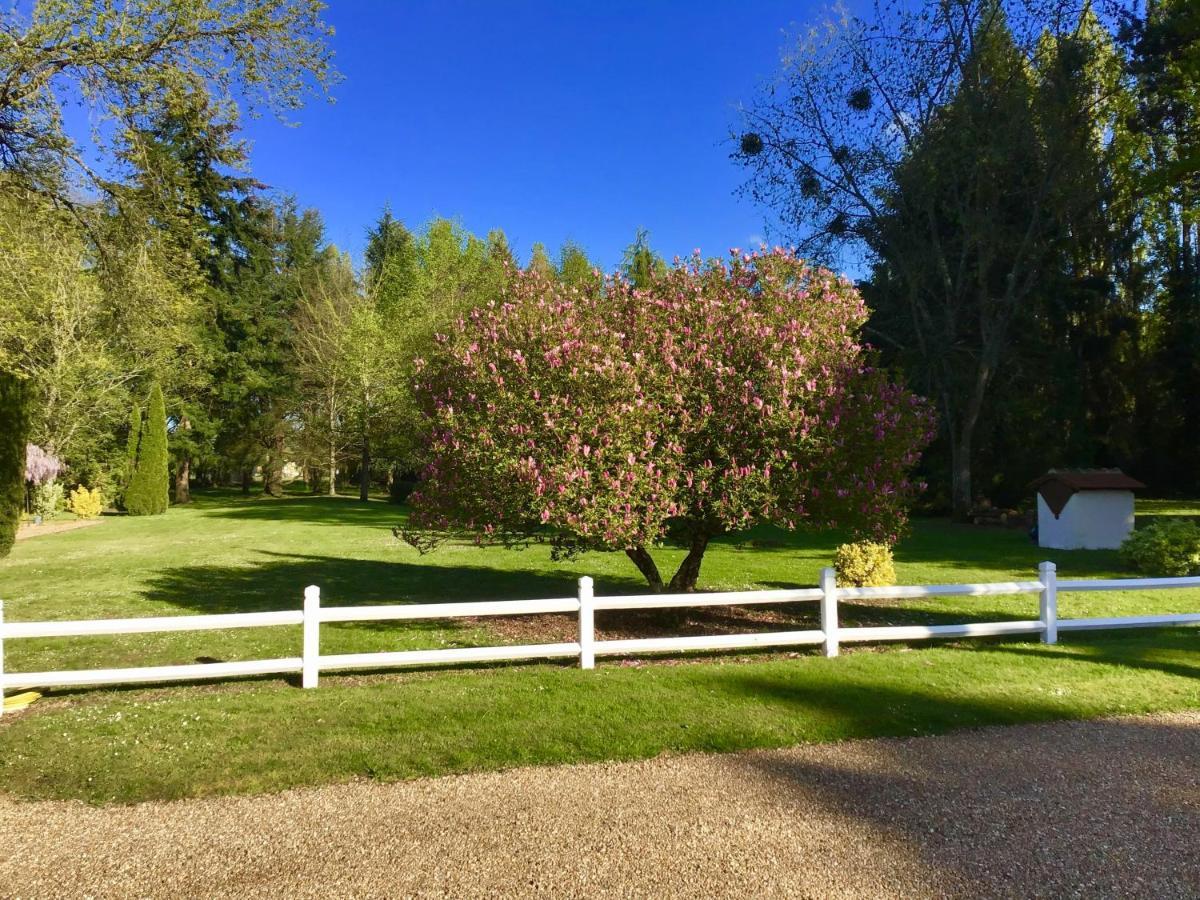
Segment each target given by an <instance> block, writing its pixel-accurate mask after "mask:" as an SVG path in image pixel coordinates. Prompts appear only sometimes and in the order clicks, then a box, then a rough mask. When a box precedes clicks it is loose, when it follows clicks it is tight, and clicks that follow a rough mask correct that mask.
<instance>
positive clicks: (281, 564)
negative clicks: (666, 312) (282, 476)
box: [0, 492, 1200, 802]
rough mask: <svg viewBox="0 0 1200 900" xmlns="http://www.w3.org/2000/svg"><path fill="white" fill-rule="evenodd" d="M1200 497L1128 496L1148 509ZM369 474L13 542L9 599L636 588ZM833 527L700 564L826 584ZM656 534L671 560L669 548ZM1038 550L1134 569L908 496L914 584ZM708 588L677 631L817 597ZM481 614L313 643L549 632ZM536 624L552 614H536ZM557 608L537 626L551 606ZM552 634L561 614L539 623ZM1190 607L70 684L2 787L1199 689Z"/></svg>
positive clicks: (1107, 598) (285, 642) (403, 645)
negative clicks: (449, 538) (1031, 624)
mask: <svg viewBox="0 0 1200 900" xmlns="http://www.w3.org/2000/svg"><path fill="white" fill-rule="evenodd" d="M1197 513H1200V504H1196V503H1190V504H1189V503H1184V502H1181V501H1171V502H1170V503H1167V502H1164V501H1147V502H1139V522H1140V523H1141V522H1143V521H1144V520H1151V519H1152V517H1155V516H1160V515H1190V514H1197ZM403 516H404V511H403V510H402V509H400V508H397V507H395V506H390V505H388V504H386V503H384V502H381V501H372V502H370V503H366V504H360V503H358V502H356V501H353V500H350V499H344V498H315V497H289V498H287V499H283V500H269V499H262V498H257V497H250V498H245V497H242V496H240V495H239V494H237V493H235V492H211V493H202V494H198V496H197V500H196V502H195V503H193V504H192V505H191V506H189V507H187V508H173V509H172V510H170V511H169V512H168V514H167V515H165V516H162V517H152V518H125V517H111V518H106V520H105V521H104V522H103V524H102V525H100V526H98V527H95V528H90V529H85V530H81V531H75V532H66V533H63V534H59V535H50V536H46V537H44V538H39V539H38V540H34V541H25V542H22V543H20V544H18V545H17V546H16V548H15V549H14V551H13V554H12V556H11V557H10V558H9V559H8V560H6V561H4V562H0V598H3V599H4V601H5V614H6V617H7V618H8V619H10V620H14V621H22V620H24V621H28V620H35V619H79V618H108V617H121V616H152V615H181V614H201V613H227V612H251V611H262V610H279V609H296V608H298V607H299V606H300V604H301V596H302V591H303V588H304V586H305V585H307V584H319V585H320V586H321V588H322V595H323V602H324V603H325V604H327V605H331V606H332V605H338V606H341V605H358V604H374V603H420V602H435V601H436V602H448V601H451V602H452V601H460V600H462V601H465V600H478V599H517V598H534V597H562V596H570V595H572V594H573V593H574V590H575V580H576V578H578V577H579V576H580V575H583V574H589V575H592V576H593V577H595V579H596V583H597V584H596V589H597V593H598V594H602V595H603V594H617V593H640V592H643V591H644V590H645V587H644V583H643V582H641V581H640V579H639V577H638V575H637V573H636V571H635V570H634V569H633V567H632V565H631V564H630V563H629V562H628V561H627V560H626V559H625V558H624V556H623V555H620V554H591V555H587V556H584V557H582V558H580V559H577V560H573V561H570V562H556V561H553V560H551V558H550V554H549V551H548V549H547V548H545V547H533V548H530V549H527V550H523V551H516V550H503V549H498V548H488V549H480V548H477V547H474V546H472V545H469V544H454V545H449V546H446V547H444V548H442V549H440V550H438V551H437V552H435V553H432V554H429V555H426V556H421V555H419V554H417V552H416V551H415V550H413V549H412V548H410V547H408V546H406V545H403V544H401V543H399V542H397V541H396V540H395V539H394V538H393V537H392V534H391V528H392V527H393V526H394V525H396V524H399V523H400V522H401V521H402V520H403ZM843 539H844V538H843V536H841V535H837V534H823V535H803V534H799V535H798V534H788V533H785V532H781V531H777V530H775V529H769V528H762V529H756V530H754V531H752V532H749V533H746V534H739V535H729V536H726V537H724V538H722V539H720V540H718V541H716V542H714V544H713V546H712V549H711V550H710V552H709V554H708V555H707V557H706V559H705V563H704V568H703V570H702V572H701V586H702V588H705V589H742V588H746V589H750V588H760V587H790V586H797V585H813V584H815V583H816V581H817V575H818V572H819V570H820V568H821V567H822V566H825V565H828V564H829V562H830V560H831V559H832V555H833V551H834V549H835V547H836V546H837V544H838V543H839V542H840V541H841V540H843ZM682 554H683V551H682V550H681V549H678V548H663V549H661V550H659V551H656V556H658V557H659V560H660V566H662V567H664V568H670V567H671V566H672V565H673V564H675V563H677V562H678V560H679V559H680V558H681V557H682ZM1046 558H1049V559H1051V560H1053V561H1055V562H1056V563H1057V564H1058V566H1059V572H1060V576H1061V577H1064V578H1076V577H1078V578H1088V577H1122V576H1128V575H1130V574H1131V573H1129V572H1128V571H1126V570H1125V569H1124V568H1123V567H1122V565H1121V563H1120V561H1119V559H1118V557H1117V555H1116V554H1115V553H1113V552H1106V551H1047V550H1040V549H1038V548H1037V547H1035V546H1033V545H1032V544H1031V543H1030V542H1029V540H1028V538H1027V537H1026V536H1025V534H1024V533H1023V532H1021V531H1019V530H1000V529H985V528H974V527H968V526H959V525H954V524H951V523H949V522H945V521H939V520H919V521H917V522H915V523H914V526H913V529H912V532H911V534H910V535H909V536H908V537H907V538H906V539H905V540H904V541H902V543H901V544H900V545H899V546H898V548H897V551H896V560H897V565H896V568H897V572H898V576H899V579H900V581H901V582H902V583H927V584H933V583H947V582H970V581H1001V580H1016V579H1021V580H1031V579H1033V578H1035V577H1036V567H1037V563H1038V562H1039V561H1040V560H1042V559H1046ZM1036 608H1037V598H1036V597H1035V596H1032V595H1028V596H1019V597H980V598H970V597H943V598H926V599H922V600H906V601H901V602H896V601H892V602H883V603H874V604H868V603H861V604H849V603H846V604H842V605H841V608H840V612H841V616H842V619H843V622H845V623H846V624H915V623H933V624H937V623H947V622H964V621H984V620H998V619H1006V618H1032V617H1034V616H1035V615H1036V612H1035V611H1036ZM1197 610H1200V591H1190V592H1189V591H1144V592H1132V591H1131V592H1106V593H1091V594H1087V593H1082V594H1074V593H1072V594H1063V595H1062V596H1061V597H1060V615H1062V616H1064V617H1075V616H1099V615H1104V616H1110V615H1135V614H1143V613H1146V614H1148V613H1165V612H1194V611H1197ZM734 613H735V611H733V610H722V609H707V610H703V611H695V612H693V613H685V614H683V615H682V616H680V617H678V618H675V619H673V620H672V621H671V622H670V627H671V629H672V630H673V632H674V633H703V632H705V631H728V630H739V631H751V630H761V629H771V630H774V629H779V628H793V627H799V628H803V627H813V626H814V625H815V623H816V609H815V606H814V605H812V604H807V605H797V606H794V607H787V608H780V607H759V608H757V611H755V610H754V609H751V611H750V612H749V613H745V612H742V613H738V614H737V615H735V614H734ZM598 624H599V627H600V629H601V632H602V633H603V632H604V631H606V630H607V631H610V632H611V633H617V632H620V633H624V634H636V633H642V632H644V631H645V630H646V629H650V628H653V627H655V622H654V620H653V617H649V618H647V617H645V616H641V617H639V616H627V617H625V618H621V617H619V616H614V615H612V614H608V615H602V616H601V617H600V618H599V621H598ZM498 625H499V623H494V622H486V621H482V620H480V621H470V620H461V621H457V620H456V621H441V622H412V623H360V624H346V625H331V626H325V627H324V628H323V629H322V652H324V653H352V652H370V651H375V650H397V649H416V648H437V647H453V646H470V645H477V644H487V643H501V642H506V641H520V642H526V641H527V640H530V639H535V638H536V636H534V635H531V634H530V633H528V631H526V632H521V633H513V632H508V631H506V630H505V629H504V628H501V627H498ZM530 627H533V628H535V629H537V628H543V629H547V630H553V629H555V628H557V629H560V630H562V629H565V632H566V635H567V636H569V635H570V634H571V630H572V629H573V627H574V626H573V623H572V621H571V620H570V619H564V618H558V619H554V618H553V617H546V618H545V619H544V620H541V619H540V620H538V622H536V623H533V624H532V625H531V626H530ZM547 633H548V632H547ZM551 639H563V638H551ZM299 647H300V634H299V629H297V628H289V627H284V628H270V629H248V630H232V631H227V632H202V633H196V634H161V635H118V636H111V637H98V638H72V639H54V640H50V639H47V640H23V641H10V642H8V645H7V647H6V667H7V668H8V670H9V671H39V670H48V669H72V668H97V667H105V666H139V665H153V664H166V663H186V662H192V661H195V660H198V659H200V660H206V661H207V660H214V659H220V660H235V659H251V658H270V657H278V656H293V655H297V654H298V652H299ZM1197 650H1200V633H1198V632H1197V631H1195V630H1193V629H1180V630H1174V631H1172V630H1156V631H1144V632H1129V631H1125V632H1108V633H1094V634H1086V635H1084V634H1071V635H1064V636H1063V643H1062V644H1061V645H1060V646H1059V647H1057V648H1047V647H1043V646H1041V645H1039V644H1037V643H1027V642H1014V641H1008V642H987V641H971V642H961V643H958V644H954V645H950V644H945V643H942V644H938V645H936V646H925V647H922V648H920V649H909V648H904V647H899V646H897V645H885V646H883V647H866V646H855V647H853V648H848V649H847V648H844V651H845V652H846V655H845V656H844V657H843V658H841V659H838V660H834V661H828V660H824V659H821V658H816V657H814V656H812V655H809V654H808V653H807V651H806V653H804V654H795V653H791V654H789V653H787V652H780V653H776V654H773V655H759V656H745V655H726V656H715V657H708V658H704V659H703V661H697V660H696V659H695V658H690V659H689V660H688V661H686V662H685V661H681V660H676V661H675V662H665V661H659V662H655V663H647V664H638V665H637V666H628V665H623V664H622V663H620V662H602V664H601V667H600V668H599V669H598V670H597V671H595V672H579V671H577V670H574V669H572V668H570V667H567V666H556V665H528V666H508V667H490V668H489V667H479V668H474V669H460V670H456V671H435V670H430V671H425V672H406V673H401V674H397V673H391V674H387V675H370V676H338V677H334V676H324V677H323V680H322V688H321V689H320V690H318V691H315V692H313V691H307V692H306V691H301V690H299V689H297V688H296V687H295V686H294V685H292V684H290V683H288V682H285V681H280V680H272V679H265V680H260V681H253V680H248V681H241V682H235V683H229V682H226V683H223V684H220V685H203V686H190V687H170V688H130V689H113V690H92V691H77V692H58V693H56V694H52V695H51V696H50V698H48V699H47V700H44V701H42V702H41V703H40V704H38V705H36V706H34V707H32V708H31V710H30V711H29V712H28V713H25V714H22V715H18V716H6V717H4V719H2V720H0V790H4V791H8V792H11V793H13V794H17V795H21V796H28V797H81V798H85V799H87V800H89V801H92V802H114V801H115V802H124V801H132V800H140V799H148V798H156V797H157V798H167V797H183V796H198V795H203V794H210V793H216V794H220V793H231V792H247V791H262V790H276V789H280V788H285V787H289V786H295V785H304V784H317V783H322V782H326V781H337V780H344V779H349V778H354V777H376V778H406V777H413V776H417V775H428V774H437V773H443V772H454V771H466V770H472V769H482V768H496V767H505V766H513V765H522V764H527V763H550V762H570V761H580V760H597V759H626V758H637V757H644V756H651V755H654V754H657V753H660V752H664V751H684V750H733V749H743V748H748V747H766V746H781V745H786V744H790V743H796V742H803V741H826V740H840V739H844V738H851V737H866V736H875V735H905V734H921V733H936V732H940V731H944V730H947V729H951V728H956V727H964V726H973V725H983V724H998V723H1007V722H1018V721H1035V720H1039V719H1048V718H1060V717H1082V716H1093V715H1100V714H1105V713H1116V712H1140V711H1151V710H1163V709H1178V708H1184V707H1190V706H1200V680H1198V679H1197V676H1198V675H1200V670H1198V668H1200V663H1198V660H1200V656H1198V655H1197Z"/></svg>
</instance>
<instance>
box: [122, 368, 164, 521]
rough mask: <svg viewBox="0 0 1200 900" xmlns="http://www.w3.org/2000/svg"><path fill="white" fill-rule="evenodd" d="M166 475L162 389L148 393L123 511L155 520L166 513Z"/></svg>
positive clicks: (156, 386) (154, 389) (156, 385)
mask: <svg viewBox="0 0 1200 900" xmlns="http://www.w3.org/2000/svg"><path fill="white" fill-rule="evenodd" d="M169 485H170V482H169V475H168V472H167V410H166V404H165V403H164V402H163V393H162V388H161V387H159V385H158V384H157V383H155V385H154V386H153V387H152V388H151V389H150V403H149V405H148V406H147V407H146V420H145V421H144V422H143V423H142V436H141V440H140V442H139V444H138V454H137V462H136V464H135V466H134V470H133V477H132V478H131V479H130V480H129V487H128V488H126V490H125V509H126V511H127V512H128V513H129V514H130V515H133V516H157V515H160V514H162V513H164V512H166V511H167V505H168V502H169V493H168V492H169Z"/></svg>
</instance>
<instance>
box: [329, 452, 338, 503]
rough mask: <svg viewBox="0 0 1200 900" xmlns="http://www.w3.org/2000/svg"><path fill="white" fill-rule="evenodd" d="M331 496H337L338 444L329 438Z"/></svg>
mask: <svg viewBox="0 0 1200 900" xmlns="http://www.w3.org/2000/svg"><path fill="white" fill-rule="evenodd" d="M329 496H330V497H336V496H337V444H335V443H334V442H333V438H330V439H329Z"/></svg>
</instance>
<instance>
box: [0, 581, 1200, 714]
mask: <svg viewBox="0 0 1200 900" xmlns="http://www.w3.org/2000/svg"><path fill="white" fill-rule="evenodd" d="M1170 588H1200V578H1115V579H1094V580H1090V579H1073V580H1064V581H1059V580H1058V578H1057V575H1056V572H1055V567H1054V564H1053V563H1050V562H1045V563H1042V564H1041V565H1040V566H1039V567H1038V578H1037V580H1036V581H1005V582H993V583H989V584H937V585H897V586H894V587H865V588H858V587H843V588H839V587H838V586H837V584H836V582H835V578H834V572H833V570H832V569H823V570H822V571H821V583H820V587H817V588H802V589H796V590H772V591H720V592H713V593H707V594H648V595H640V596H631V597H629V596H627V597H596V596H595V595H594V590H593V584H592V579H591V578H588V577H586V576H585V577H583V578H580V579H579V585H578V593H577V594H576V596H574V597H562V598H556V599H549V600H498V601H481V602H472V603H423V604H414V605H409V606H403V605H389V606H353V607H327V606H325V607H323V606H321V591H320V588H319V587H317V586H310V587H308V588H305V590H304V605H303V608H302V609H300V610H291V611H282V612H262V613H235V614H228V615H211V616H161V617H155V618H141V619H97V620H88V621H61V622H5V621H4V604H3V602H2V601H0V701H2V700H3V697H4V692H5V690H8V689H12V688H30V687H43V688H48V687H79V686H85V685H102V684H138V683H150V682H170V681H197V680H209V679H220V678H234V677H239V676H247V675H281V674H295V673H299V674H300V676H301V684H302V685H303V686H304V687H306V688H314V687H316V686H317V683H318V680H319V678H320V673H321V672H323V671H334V670H339V669H386V668H393V667H401V666H425V665H437V664H454V663H476V662H499V661H507V660H525V659H571V658H576V659H578V660H579V665H580V666H581V667H582V668H585V669H591V668H593V667H594V666H595V664H596V657H597V656H625V655H629V654H636V653H671V652H687V651H697V650H738V649H747V648H754V647H786V646H806V645H818V644H819V645H821V646H822V648H823V651H824V653H825V655H826V656H837V654H838V647H839V644H840V643H841V642H843V641H845V642H861V641H916V640H925V639H930V638H961V637H992V636H997V635H1017V634H1037V635H1039V636H1040V637H1041V640H1042V641H1043V642H1045V643H1050V644H1053V643H1055V642H1056V641H1057V640H1058V632H1059V631H1060V630H1061V631H1084V630H1091V629H1100V628H1152V627H1161V626H1170V625H1200V613H1183V614H1178V615H1153V616H1122V617H1117V618H1089V619H1059V618H1058V595H1059V594H1060V593H1062V592H1064V591H1108V590H1161V589H1170ZM1005 594H1009V595H1011V594H1037V595H1038V618H1036V619H1027V620H1020V621H1004V622H967V623H962V624H956V625H879V626H855V627H851V628H843V627H841V626H840V625H839V623H838V602H839V601H841V600H862V599H890V600H903V599H913V598H919V597H944V596H971V597H975V596H995V595H1005ZM805 602H815V603H817V604H818V608H819V613H820V622H821V627H820V628H819V629H809V630H805V631H775V632H754V633H748V634H720V635H696V636H689V637H655V638H631V639H622V640H596V636H595V631H596V630H595V614H596V611H597V610H622V609H624V610H628V609H664V608H673V607H691V606H737V605H758V604H766V603H805ZM545 613H569V614H574V615H576V617H577V619H578V639H577V640H575V641H565V642H560V643H549V644H521V645H503V646H498V647H456V648H452V649H447V650H403V651H396V652H383V653H343V654H334V655H326V656H322V655H321V651H320V634H321V625H322V624H325V623H331V622H381V621H405V620H409V621H411V620H419V619H451V618H459V617H463V616H472V617H475V616H514V615H538V614H545ZM280 625H300V626H302V627H303V640H302V652H301V655H300V656H296V657H286V658H283V659H262V660H249V661H245V662H216V663H197V664H192V665H172V666H147V667H141V668H127V669H85V670H76V671H65V672H5V670H4V644H5V641H6V640H12V639H21V638H57V637H80V636H89V635H110V634H151V633H156V632H177V631H213V630H224V629H228V628H266V627H275V626H280ZM0 714H3V704H2V703H0Z"/></svg>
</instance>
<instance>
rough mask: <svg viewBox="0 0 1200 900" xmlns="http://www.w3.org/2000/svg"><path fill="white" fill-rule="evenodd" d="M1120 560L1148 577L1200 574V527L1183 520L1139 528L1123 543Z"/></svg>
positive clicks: (1173, 520)
mask: <svg viewBox="0 0 1200 900" xmlns="http://www.w3.org/2000/svg"><path fill="white" fill-rule="evenodd" d="M1121 558H1122V559H1123V560H1124V561H1125V562H1126V563H1128V564H1129V565H1131V566H1133V567H1134V568H1135V569H1137V570H1138V571H1139V572H1142V573H1144V574H1146V575H1159V576H1166V577H1178V576H1182V575H1193V574H1196V573H1200V526H1197V525H1196V524H1195V523H1194V522H1188V521H1186V520H1184V519H1168V520H1167V521H1165V522H1156V523H1155V524H1153V525H1151V526H1149V527H1147V528H1139V529H1137V530H1136V531H1135V532H1133V534H1131V535H1129V537H1127V538H1126V539H1125V542H1124V543H1123V544H1121Z"/></svg>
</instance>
